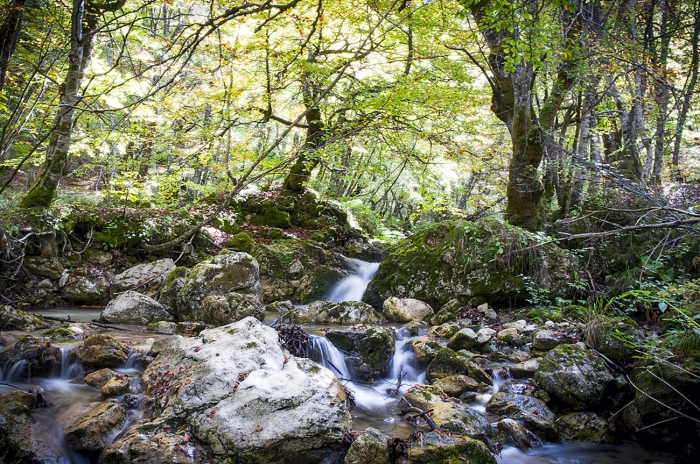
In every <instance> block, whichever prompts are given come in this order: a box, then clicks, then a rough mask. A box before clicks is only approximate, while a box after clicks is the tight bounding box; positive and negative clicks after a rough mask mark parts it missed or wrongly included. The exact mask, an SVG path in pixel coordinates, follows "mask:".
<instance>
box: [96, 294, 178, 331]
mask: <svg viewBox="0 0 700 464" xmlns="http://www.w3.org/2000/svg"><path fill="white" fill-rule="evenodd" d="M172 319H173V317H172V316H171V315H170V313H169V312H167V311H166V310H165V308H164V307H163V305H161V304H160V303H158V302H157V301H156V300H154V299H153V298H151V297H149V296H146V295H142V294H141V293H138V292H135V291H133V290H127V291H126V292H124V293H121V294H120V295H119V296H118V297H116V298H115V299H113V300H111V301H110V302H109V303H108V304H107V307H106V308H105V310H104V311H102V314H100V320H101V321H104V322H109V323H115V322H126V323H130V322H132V323H138V324H149V323H151V322H155V321H170V320H172Z"/></svg>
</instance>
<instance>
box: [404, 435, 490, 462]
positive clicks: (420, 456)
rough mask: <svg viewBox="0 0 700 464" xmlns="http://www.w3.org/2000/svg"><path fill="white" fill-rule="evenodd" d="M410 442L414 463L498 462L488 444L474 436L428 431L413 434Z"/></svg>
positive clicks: (409, 453) (410, 453) (410, 454)
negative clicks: (451, 435) (459, 436)
mask: <svg viewBox="0 0 700 464" xmlns="http://www.w3.org/2000/svg"><path fill="white" fill-rule="evenodd" d="M410 443H411V448H410V449H409V450H408V459H409V462H411V463H412V464H461V463H464V462H470V463H474V464H496V458H494V457H493V455H492V454H491V452H490V451H489V449H488V448H487V447H486V445H485V444H484V443H483V442H481V441H479V440H474V439H472V438H466V437H464V438H459V439H453V438H451V437H449V436H447V435H441V434H439V433H426V434H416V435H415V436H413V435H412V439H411V441H410Z"/></svg>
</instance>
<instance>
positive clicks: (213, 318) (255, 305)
mask: <svg viewBox="0 0 700 464" xmlns="http://www.w3.org/2000/svg"><path fill="white" fill-rule="evenodd" d="M188 317H189V318H190V319H191V320H194V321H201V322H204V323H206V324H212V325H225V324H230V323H232V322H237V321H240V320H241V319H244V318H246V317H254V318H256V319H257V320H259V321H262V320H263V319H265V307H264V306H263V305H262V303H261V302H260V300H259V299H258V298H257V297H255V296H252V295H242V294H240V293H228V294H227V295H209V296H207V297H205V298H204V301H202V306H201V307H200V308H199V310H193V311H192V312H190V313H189V314H188Z"/></svg>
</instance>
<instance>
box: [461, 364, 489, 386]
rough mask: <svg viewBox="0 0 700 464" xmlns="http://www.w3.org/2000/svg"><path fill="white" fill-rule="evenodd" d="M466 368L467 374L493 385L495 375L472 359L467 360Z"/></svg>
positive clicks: (478, 380)
mask: <svg viewBox="0 0 700 464" xmlns="http://www.w3.org/2000/svg"><path fill="white" fill-rule="evenodd" d="M466 368H467V375H469V377H471V378H472V379H474V380H476V381H477V382H481V383H485V384H486V385H491V384H492V383H493V376H492V375H491V374H489V373H488V372H486V370H484V368H483V367H481V366H479V365H478V364H477V363H475V362H471V361H470V362H467V364H466Z"/></svg>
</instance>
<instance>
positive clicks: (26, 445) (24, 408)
mask: <svg viewBox="0 0 700 464" xmlns="http://www.w3.org/2000/svg"><path fill="white" fill-rule="evenodd" d="M35 405H36V398H35V397H34V395H32V394H31V393H27V392H23V391H20V390H14V391H11V392H7V393H2V394H0V462H3V463H8V464H10V463H13V464H14V463H17V464H19V463H25V462H38V461H39V460H37V459H36V458H37V456H36V453H35V452H34V440H32V430H31V428H32V419H31V409H32V408H33V407H34V406H35Z"/></svg>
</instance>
